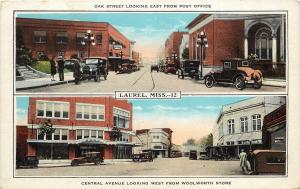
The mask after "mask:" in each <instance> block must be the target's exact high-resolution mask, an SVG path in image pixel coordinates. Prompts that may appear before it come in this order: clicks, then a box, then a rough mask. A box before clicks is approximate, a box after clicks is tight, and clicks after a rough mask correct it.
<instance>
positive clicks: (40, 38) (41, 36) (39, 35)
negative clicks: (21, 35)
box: [33, 31, 47, 43]
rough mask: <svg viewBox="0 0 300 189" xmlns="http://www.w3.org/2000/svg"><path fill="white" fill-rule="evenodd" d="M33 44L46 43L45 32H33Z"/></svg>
mask: <svg viewBox="0 0 300 189" xmlns="http://www.w3.org/2000/svg"><path fill="white" fill-rule="evenodd" d="M33 42H34V43H47V33H46V31H34V32H33Z"/></svg>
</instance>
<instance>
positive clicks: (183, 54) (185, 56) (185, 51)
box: [181, 48, 189, 59]
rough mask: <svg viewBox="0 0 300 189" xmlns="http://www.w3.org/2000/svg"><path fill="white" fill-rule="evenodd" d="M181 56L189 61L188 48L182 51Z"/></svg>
mask: <svg viewBox="0 0 300 189" xmlns="http://www.w3.org/2000/svg"><path fill="white" fill-rule="evenodd" d="M181 56H182V58H183V59H189V48H185V49H183V52H182V55H181Z"/></svg>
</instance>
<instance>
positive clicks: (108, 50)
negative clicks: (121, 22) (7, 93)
mask: <svg viewBox="0 0 300 189" xmlns="http://www.w3.org/2000/svg"><path fill="white" fill-rule="evenodd" d="M16 28H17V34H16V37H17V40H21V39H22V40H23V43H24V45H25V47H26V48H28V49H30V50H31V52H32V55H33V57H34V58H36V59H40V58H41V57H45V56H47V57H48V58H52V57H56V56H58V55H61V56H63V57H65V58H71V57H78V58H81V59H82V58H85V57H87V56H88V48H89V47H88V45H87V44H85V45H82V43H81V42H82V41H83V39H84V37H85V34H86V32H87V31H88V30H89V31H90V32H91V34H93V37H94V41H95V44H94V45H92V44H91V45H90V56H101V57H105V58H108V59H109V62H110V63H111V64H114V63H115V62H118V61H121V58H122V59H128V60H133V59H132V51H133V45H134V42H132V41H130V40H129V39H128V38H127V37H126V36H124V35H123V34H122V33H121V32H120V31H118V30H117V29H116V28H115V27H113V26H112V25H111V24H110V23H107V22H83V21H67V20H48V19H31V18H16Z"/></svg>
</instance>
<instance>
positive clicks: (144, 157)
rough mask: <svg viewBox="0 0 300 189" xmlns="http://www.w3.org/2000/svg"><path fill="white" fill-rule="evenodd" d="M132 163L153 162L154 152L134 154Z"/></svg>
mask: <svg viewBox="0 0 300 189" xmlns="http://www.w3.org/2000/svg"><path fill="white" fill-rule="evenodd" d="M132 161H134V162H143V161H153V154H152V152H150V151H149V152H142V153H140V154H132Z"/></svg>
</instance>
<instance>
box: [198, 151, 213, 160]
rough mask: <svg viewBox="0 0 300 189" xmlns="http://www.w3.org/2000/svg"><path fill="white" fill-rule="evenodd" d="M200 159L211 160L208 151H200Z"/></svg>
mask: <svg viewBox="0 0 300 189" xmlns="http://www.w3.org/2000/svg"><path fill="white" fill-rule="evenodd" d="M199 156H200V157H199V160H209V159H210V158H209V157H208V156H207V153H206V152H200V153H199Z"/></svg>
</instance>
